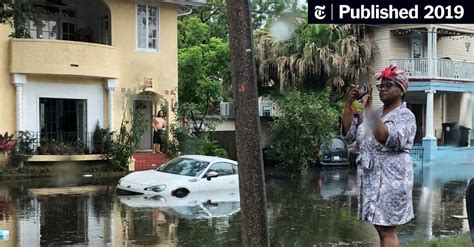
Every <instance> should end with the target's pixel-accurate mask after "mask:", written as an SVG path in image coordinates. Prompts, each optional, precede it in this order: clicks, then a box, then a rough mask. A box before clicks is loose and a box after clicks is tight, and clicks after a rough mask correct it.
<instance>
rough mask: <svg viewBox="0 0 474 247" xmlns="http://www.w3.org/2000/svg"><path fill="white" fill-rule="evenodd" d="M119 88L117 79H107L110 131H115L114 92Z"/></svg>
mask: <svg viewBox="0 0 474 247" xmlns="http://www.w3.org/2000/svg"><path fill="white" fill-rule="evenodd" d="M116 88H117V79H107V85H106V87H105V89H106V90H107V102H108V104H107V109H108V116H107V118H108V120H109V123H108V127H109V129H110V131H114V92H115V89H116Z"/></svg>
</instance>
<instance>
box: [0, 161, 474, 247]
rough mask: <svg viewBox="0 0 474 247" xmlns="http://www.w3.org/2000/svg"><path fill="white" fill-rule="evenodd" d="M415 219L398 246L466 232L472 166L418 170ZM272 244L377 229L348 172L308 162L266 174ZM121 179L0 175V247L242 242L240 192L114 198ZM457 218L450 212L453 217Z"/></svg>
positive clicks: (366, 240)
mask: <svg viewBox="0 0 474 247" xmlns="http://www.w3.org/2000/svg"><path fill="white" fill-rule="evenodd" d="M415 171H416V172H415V181H416V183H415V187H414V193H413V195H414V208H415V213H416V219H414V220H413V221H411V222H410V223H409V224H407V225H405V226H403V227H401V228H400V229H399V237H400V239H401V241H402V242H409V241H412V240H415V239H431V238H434V237H440V236H445V235H451V234H457V233H462V232H466V231H468V226H467V220H463V219H462V217H457V216H462V215H465V214H466V212H465V190H466V186H467V183H468V180H469V179H470V178H474V165H472V164H462V165H448V164H439V165H432V166H431V167H428V166H427V165H425V166H424V167H421V166H417V167H416V168H415ZM266 175H267V176H266V184H267V185H266V186H267V187H266V189H267V201H268V222H269V231H270V240H271V243H272V246H374V245H376V244H375V243H377V235H376V233H375V231H374V229H373V228H372V227H371V226H370V225H369V224H367V223H364V222H361V221H358V220H357V219H356V212H357V198H356V175H355V170H354V169H353V168H337V169H336V168H333V169H320V168H312V169H311V170H310V172H309V174H308V175H307V176H306V177H305V179H300V180H291V179H289V178H287V177H284V176H279V175H278V173H277V172H275V171H274V170H273V169H267V170H266ZM118 179H119V178H94V177H90V178H86V177H69V178H68V177H64V178H56V179H28V180H3V181H0V229H5V230H9V232H10V235H9V237H8V238H5V239H4V240H0V245H1V246H39V245H41V246H43V245H46V246H49V245H80V246H141V245H152V246H240V245H241V240H240V231H241V229H240V212H239V196H238V191H220V192H216V193H210V194H196V195H193V196H190V197H189V198H187V199H175V200H173V199H172V198H171V199H170V198H168V199H167V200H165V199H163V198H160V197H153V198H148V197H147V198H145V197H143V196H135V197H133V196H124V197H122V196H117V195H116V193H115V191H114V189H115V185H116V183H117V181H118ZM453 216H455V217H453Z"/></svg>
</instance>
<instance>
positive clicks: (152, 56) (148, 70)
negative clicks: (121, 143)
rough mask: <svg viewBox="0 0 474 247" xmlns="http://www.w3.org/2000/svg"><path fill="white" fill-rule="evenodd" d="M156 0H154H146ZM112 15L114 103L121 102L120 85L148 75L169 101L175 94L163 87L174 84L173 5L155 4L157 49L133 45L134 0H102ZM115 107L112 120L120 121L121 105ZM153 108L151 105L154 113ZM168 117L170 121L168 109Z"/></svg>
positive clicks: (133, 85) (134, 84)
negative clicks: (116, 66) (117, 53)
mask: <svg viewBox="0 0 474 247" xmlns="http://www.w3.org/2000/svg"><path fill="white" fill-rule="evenodd" d="M148 2H152V3H158V1H148ZM106 3H107V4H108V6H109V8H110V12H111V15H112V18H111V27H112V46H114V47H118V48H119V49H120V62H119V71H120V73H119V79H118V88H117V90H116V92H115V96H116V97H115V98H114V104H115V105H116V106H121V104H122V103H121V97H120V94H121V93H120V92H121V89H122V88H136V87H138V86H139V85H142V84H143V83H144V80H145V78H152V80H153V88H151V89H148V90H150V91H153V92H156V93H158V94H160V95H162V96H164V97H165V98H167V100H168V102H169V103H171V100H173V101H175V100H176V99H177V94H176V95H170V94H166V91H170V90H175V89H176V92H177V87H178V65H177V64H178V41H177V37H178V33H177V32H178V31H177V25H178V24H177V6H176V5H172V4H166V3H160V4H159V8H160V12H159V20H160V22H159V51H158V52H139V51H137V49H136V16H135V15H136V7H135V1H128V0H106ZM117 108H118V109H117V111H115V116H114V123H115V126H116V127H117V126H118V124H120V120H121V118H122V113H121V112H119V110H120V109H121V107H117ZM156 112H157V109H155V113H156ZM168 112H170V116H169V118H170V119H169V120H170V121H174V116H173V114H172V112H171V111H170V109H168Z"/></svg>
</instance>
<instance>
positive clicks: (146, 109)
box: [134, 100, 153, 150]
mask: <svg viewBox="0 0 474 247" xmlns="http://www.w3.org/2000/svg"><path fill="white" fill-rule="evenodd" d="M134 110H141V111H143V113H144V118H145V122H144V126H143V128H145V134H143V138H142V141H141V142H140V147H139V149H140V150H152V143H151V141H152V139H153V138H152V137H153V131H152V129H151V120H152V117H153V116H152V102H151V101H150V100H135V101H134Z"/></svg>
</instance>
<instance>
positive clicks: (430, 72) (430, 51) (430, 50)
mask: <svg viewBox="0 0 474 247" xmlns="http://www.w3.org/2000/svg"><path fill="white" fill-rule="evenodd" d="M427 29H428V34H427V39H426V42H427V44H428V76H429V77H432V76H433V27H432V26H431V25H430V26H429V27H428V28H427Z"/></svg>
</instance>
